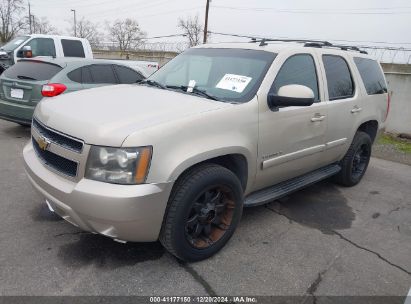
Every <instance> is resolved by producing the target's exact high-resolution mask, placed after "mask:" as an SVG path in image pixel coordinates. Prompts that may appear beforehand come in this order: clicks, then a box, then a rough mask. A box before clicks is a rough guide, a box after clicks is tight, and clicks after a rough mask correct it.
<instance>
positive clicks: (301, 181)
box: [244, 164, 341, 207]
mask: <svg viewBox="0 0 411 304" xmlns="http://www.w3.org/2000/svg"><path fill="white" fill-rule="evenodd" d="M340 170H341V167H340V166H339V165H337V164H333V165H329V166H326V167H323V168H320V169H317V170H315V171H311V172H309V173H307V174H304V175H301V176H298V177H294V178H292V179H290V180H287V181H284V182H281V183H279V184H277V185H274V186H272V187H268V188H265V189H262V190H258V191H256V192H253V193H251V194H250V195H248V196H247V197H246V198H245V202H244V207H253V206H258V205H263V204H267V203H269V202H272V201H274V200H277V199H279V198H282V197H284V196H286V195H288V194H290V193H292V192H295V191H297V190H300V189H302V188H305V187H307V186H310V185H312V184H315V183H316V182H319V181H321V180H323V179H326V178H328V177H330V176H333V175H334V174H337V173H338V172H339V171H340Z"/></svg>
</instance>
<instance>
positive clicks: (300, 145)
mask: <svg viewBox="0 0 411 304" xmlns="http://www.w3.org/2000/svg"><path fill="white" fill-rule="evenodd" d="M277 60H280V62H282V64H280V65H281V68H280V70H279V72H278V73H277V75H276V77H275V80H274V82H273V83H272V85H271V88H270V93H274V94H276V93H277V92H278V90H279V89H280V88H281V87H282V86H285V85H290V84H298V85H304V86H306V87H309V88H310V89H311V90H312V91H313V92H314V96H315V103H314V104H313V105H311V106H305V107H300V106H292V107H279V108H276V109H270V108H269V107H268V104H267V96H266V95H265V96H258V97H259V103H260V105H259V108H260V110H259V111H260V122H259V149H258V169H257V176H256V187H255V188H256V189H262V188H265V187H268V186H271V185H274V184H276V183H279V182H281V181H284V180H287V179H290V178H293V177H296V176H299V175H302V174H304V173H307V172H309V171H311V170H314V169H317V168H319V167H321V166H323V165H324V163H323V161H322V160H321V158H322V153H323V151H324V147H325V133H326V128H327V108H326V105H325V104H324V103H323V102H322V100H323V99H324V96H322V95H323V94H322V92H323V88H322V82H321V81H320V78H319V77H318V75H321V73H320V72H319V70H318V63H317V61H316V56H314V54H311V53H308V52H307V53H295V54H291V56H290V55H288V56H285V58H284V57H283V58H282V61H281V59H280V58H277Z"/></svg>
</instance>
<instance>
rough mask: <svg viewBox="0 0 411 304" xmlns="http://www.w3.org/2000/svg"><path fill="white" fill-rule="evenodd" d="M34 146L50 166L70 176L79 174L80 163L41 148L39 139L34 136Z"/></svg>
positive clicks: (39, 155) (40, 156) (38, 154)
mask: <svg viewBox="0 0 411 304" xmlns="http://www.w3.org/2000/svg"><path fill="white" fill-rule="evenodd" d="M32 142H33V147H34V150H35V151H36V153H37V156H38V157H39V158H40V159H41V160H42V161H43V162H44V163H45V164H46V165H47V166H49V167H51V168H52V169H54V170H57V171H59V172H61V173H63V174H64V175H67V176H70V177H76V176H77V170H78V163H76V162H75V161H72V160H69V159H67V158H64V157H61V156H59V155H57V154H54V153H52V152H50V151H47V150H42V149H40V146H39V144H38V143H37V141H36V140H35V139H34V137H32Z"/></svg>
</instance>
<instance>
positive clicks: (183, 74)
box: [24, 40, 389, 261]
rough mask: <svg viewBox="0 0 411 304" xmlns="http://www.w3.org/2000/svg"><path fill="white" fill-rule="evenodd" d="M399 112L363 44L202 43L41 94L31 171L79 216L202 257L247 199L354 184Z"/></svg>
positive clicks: (54, 202) (121, 235) (29, 149)
mask: <svg viewBox="0 0 411 304" xmlns="http://www.w3.org/2000/svg"><path fill="white" fill-rule="evenodd" d="M388 108H389V96H388V94H387V85H386V81H385V79H384V75H383V73H382V70H381V67H380V65H379V64H378V63H377V62H376V61H375V60H373V59H371V58H370V57H369V56H368V55H367V54H365V52H362V51H360V50H358V49H356V48H352V47H346V46H335V45H330V44H329V43H326V42H309V43H301V42H299V43H275V44H273V43H270V41H266V40H263V41H254V43H244V44H240V43H232V44H213V45H203V46H200V47H196V48H192V49H189V50H187V51H185V52H184V53H182V54H181V55H179V56H177V57H176V58H175V59H173V60H171V61H170V62H169V63H168V64H166V65H165V66H164V67H163V68H162V69H160V70H159V71H157V72H156V73H155V74H154V75H152V76H151V77H149V78H148V79H147V80H145V81H142V82H140V83H138V84H132V85H117V86H108V87H102V88H97V89H90V90H87V91H81V92H74V93H70V94H66V95H62V96H58V97H53V98H49V99H45V100H43V101H42V102H40V104H39V105H38V106H37V108H36V110H35V113H34V118H33V123H32V138H31V141H30V142H29V143H28V144H27V146H26V147H25V148H24V161H25V168H26V171H27V175H28V177H29V179H30V181H31V183H32V184H33V185H34V187H35V188H36V189H37V190H38V191H39V192H40V193H41V194H42V195H43V196H44V197H45V199H46V202H47V204H48V205H49V207H50V209H51V210H53V211H54V212H56V213H57V214H59V215H60V216H61V217H63V218H64V219H65V220H67V221H68V222H70V223H72V224H74V225H76V226H78V227H80V228H81V229H84V230H87V231H92V232H96V233H99V234H102V235H105V236H107V237H110V238H112V239H115V240H118V241H121V242H126V241H131V242H147V241H156V240H158V239H160V241H161V242H162V244H163V245H164V246H165V247H166V248H167V250H169V251H170V252H171V253H172V254H174V255H175V256H177V257H178V258H180V259H182V260H186V261H197V260H201V259H205V258H208V257H210V256H211V255H213V254H214V253H216V252H217V251H218V250H220V249H221V248H222V247H223V246H224V245H225V244H226V243H227V242H228V240H229V239H230V237H231V236H232V235H233V233H234V230H235V229H236V227H237V225H238V223H239V221H240V218H241V214H242V209H243V207H249V206H256V205H260V204H266V203H268V202H270V201H273V200H275V199H278V198H280V197H282V196H284V195H287V194H289V193H291V192H293V191H296V190H299V189H301V188H303V187H306V186H308V185H311V184H313V183H315V182H317V181H319V180H323V179H326V178H329V177H333V179H334V180H335V181H337V182H338V183H339V184H341V185H344V186H353V185H356V184H357V183H358V182H359V181H360V180H361V178H362V176H363V175H364V173H365V171H366V169H367V166H368V162H369V159H370V154H371V146H372V143H373V142H374V140H375V138H376V136H377V134H378V132H379V131H381V130H382V129H383V128H384V121H385V119H386V116H387V113H388Z"/></svg>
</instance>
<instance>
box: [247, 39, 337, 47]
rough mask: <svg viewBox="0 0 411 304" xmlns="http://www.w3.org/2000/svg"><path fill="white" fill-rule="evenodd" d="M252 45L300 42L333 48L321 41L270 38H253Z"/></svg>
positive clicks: (326, 42)
mask: <svg viewBox="0 0 411 304" xmlns="http://www.w3.org/2000/svg"><path fill="white" fill-rule="evenodd" d="M250 42H251V43H257V42H260V46H265V45H267V42H298V43H305V44H307V43H313V44H318V45H319V46H332V44H331V43H329V42H328V41H319V40H305V39H270V38H259V39H257V38H251V41H250Z"/></svg>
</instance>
